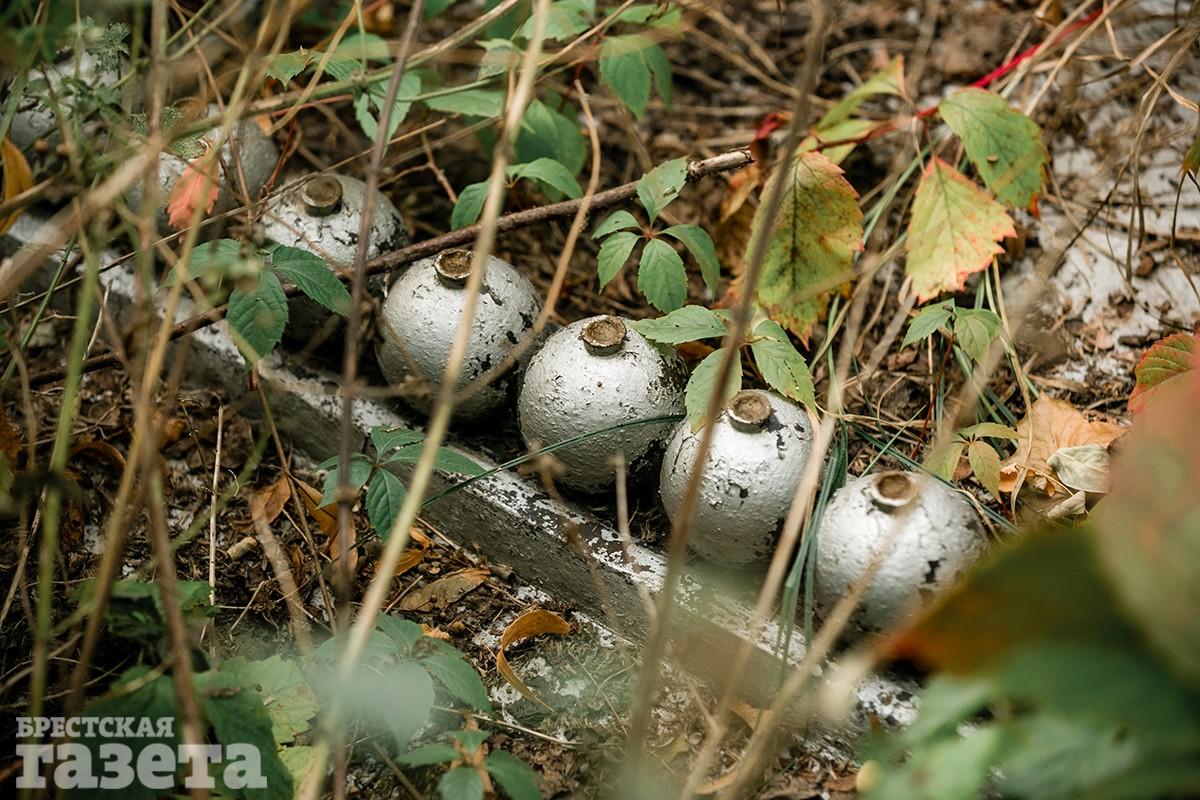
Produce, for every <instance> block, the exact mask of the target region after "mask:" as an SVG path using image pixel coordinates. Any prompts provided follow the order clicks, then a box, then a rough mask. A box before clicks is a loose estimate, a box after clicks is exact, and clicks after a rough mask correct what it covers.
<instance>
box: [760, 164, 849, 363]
mask: <svg viewBox="0 0 1200 800" xmlns="http://www.w3.org/2000/svg"><path fill="white" fill-rule="evenodd" d="M779 180H782V181H784V182H785V185H784V187H783V201H782V203H781V205H780V208H779V214H778V215H777V216H776V218H775V219H773V220H767V219H764V216H765V211H766V205H765V204H763V205H760V206H759V208H758V211H757V212H756V213H755V215H754V223H753V226H752V232H751V239H750V240H751V241H752V242H753V241H755V240H756V239H757V237H759V236H766V237H767V243H766V256H765V261H764V263H763V272H762V277H761V279H760V280H759V282H758V291H757V294H756V300H757V301H758V304H759V305H761V306H762V307H763V308H764V309H766V311H767V313H768V315H770V317H771V318H772V319H774V320H776V321H777V322H779V323H781V324H782V325H783V326H784V327H786V328H787V329H788V330H790V331H791V332H792V333H794V334H796V336H798V337H799V338H800V339H801V341H807V340H808V336H809V334H811V333H812V328H813V326H814V325H815V324H816V323H817V322H819V321H820V320H821V319H822V318H823V317H824V316H825V314H826V312H827V311H828V308H829V300H830V298H831V297H832V295H833V294H834V292H837V291H840V290H843V289H844V288H845V287H846V286H847V285H848V284H849V281H850V279H851V278H852V277H853V275H854V270H853V265H854V254H855V253H856V252H858V251H860V250H862V235H863V227H862V219H863V215H862V211H861V210H860V209H859V207H858V193H857V192H855V191H854V187H853V186H851V185H850V183H849V181H847V180H846V179H845V177H844V176H843V174H842V170H841V168H840V167H838V166H837V165H836V164H834V163H833V162H832V161H831V160H829V158H828V157H827V156H825V155H823V154H822V153H815V152H808V153H800V154H799V155H798V156H797V157H796V159H795V160H794V161H793V162H792V164H791V166H790V167H789V168H788V169H782V170H779V171H778V172H777V173H776V174H775V175H774V176H772V178H771V181H779ZM770 192H771V187H770V183H768V186H767V188H766V189H765V190H764V192H763V194H764V196H767V195H769V194H770Z"/></svg>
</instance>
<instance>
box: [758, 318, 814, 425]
mask: <svg viewBox="0 0 1200 800" xmlns="http://www.w3.org/2000/svg"><path fill="white" fill-rule="evenodd" d="M754 335H755V336H758V337H762V338H759V339H757V340H756V341H754V342H752V343H751V344H750V352H751V353H752V354H753V355H754V363H755V364H757V365H758V370H759V372H761V373H762V376H763V380H765V381H766V382H767V385H768V386H770V387H771V388H772V389H774V390H775V391H777V392H779V393H780V394H781V395H783V396H784V397H788V398H791V399H792V400H796V401H799V402H801V403H804V404H805V405H806V406H808V407H809V408H811V409H814V410H815V409H816V407H817V399H816V391H815V389H814V388H813V379H812V373H811V372H809V369H808V362H806V361H805V360H804V356H802V355H800V353H799V352H798V351H797V350H796V348H795V347H794V346H793V345H792V341H791V339H789V338H788V335H787V332H786V331H785V330H784V329H783V328H782V327H780V325H779V323H777V322H774V321H772V320H769V319H768V320H763V321H762V322H761V323H760V324H759V326H758V328H756V329H755V331H754Z"/></svg>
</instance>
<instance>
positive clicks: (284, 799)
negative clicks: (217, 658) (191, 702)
mask: <svg viewBox="0 0 1200 800" xmlns="http://www.w3.org/2000/svg"><path fill="white" fill-rule="evenodd" d="M195 682H196V691H197V694H199V695H200V701H201V707H202V708H203V711H204V717H205V719H207V720H208V722H209V724H210V725H211V726H212V728H213V731H214V733H216V738H217V741H218V742H220V743H221V744H222V745H224V746H225V747H226V748H230V747H234V746H237V747H243V748H250V749H251V750H252V751H255V752H254V755H255V756H256V760H257V761H258V767H259V770H260V771H261V773H262V776H263V777H264V778H266V783H265V785H264V786H263V787H262V788H251V787H248V788H244V789H240V790H233V791H231V792H230V794H236V795H237V796H240V797H244V798H248V800H290V799H291V797H292V776H291V773H290V772H289V771H288V769H287V767H285V766H284V765H283V762H282V761H280V760H279V753H278V751H277V749H276V747H275V739H274V737H273V736H272V732H271V731H272V725H271V718H270V717H269V716H267V710H266V708H264V707H263V705H262V701H261V699H260V697H259V696H258V695H257V694H256V693H254V692H249V691H246V690H243V689H240V688H239V687H238V683H237V679H236V678H235V677H234V676H232V675H228V674H226V673H224V672H223V671H217V670H210V671H208V672H201V673H199V674H197V675H196V676H195ZM231 760H232V759H231V758H229V757H227V758H226V761H227V762H228V761H231ZM228 766H229V765H228V764H225V769H222V770H216V771H215V772H216V776H217V777H218V778H219V779H218V781H217V783H218V785H219V786H221V787H222V788H224V776H225V774H226V773H225V770H226V769H228Z"/></svg>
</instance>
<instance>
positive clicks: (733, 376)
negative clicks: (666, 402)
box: [684, 347, 742, 431]
mask: <svg viewBox="0 0 1200 800" xmlns="http://www.w3.org/2000/svg"><path fill="white" fill-rule="evenodd" d="M724 352H725V348H723V347H722V348H719V349H717V350H714V351H712V352H711V353H709V354H708V355H707V356H705V358H704V360H703V361H701V362H700V363H699V364H697V365H696V369H694V370H693V371H692V376H691V377H690V378H688V382H687V388H686V389H684V405H685V406H686V407H687V416H688V422H689V423H690V424H691V426H692V430H693V431H698V430H700V428H701V427H703V426H704V416H705V414H707V413H708V403H709V400H710V398H711V397H712V395H713V392H715V391H716V390H717V369H718V367H719V366H720V364H721V358H722V357H723V356H722V354H723V353H724ZM741 389H742V356H741V353H736V354H734V356H733V364H732V365H731V366H730V369H729V376H728V380H727V381H726V382H725V388H724V390H723V391H722V392H721V398H722V403H727V402H729V400H731V399H732V398H733V396H734V395H735V394H737V393H738V392H740V391H741Z"/></svg>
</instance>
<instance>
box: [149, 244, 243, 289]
mask: <svg viewBox="0 0 1200 800" xmlns="http://www.w3.org/2000/svg"><path fill="white" fill-rule="evenodd" d="M247 262H252V263H247ZM256 264H257V260H255V259H252V258H250V257H248V255H247V254H246V253H243V252H242V243H241V242H239V241H236V240H234V239H216V240H214V241H211V242H203V243H201V244H198V245H196V246H195V247H194V248H193V249H192V252H191V255H190V256H189V257H188V262H187V278H188V280H189V281H194V280H196V279H197V278H202V279H203V280H204V283H205V285H208V286H213V287H215V286H218V285H219V284H220V283H221V281H223V280H225V279H226V278H236V277H243V276H252V275H254V274H255V273H256V272H257V271H258V270H257V268H255V266H254V265H256ZM174 280H175V271H174V270H172V271H171V272H170V273H168V275H167V280H166V283H167V285H168V286H169V285H170V284H171V283H172V282H173V281H174Z"/></svg>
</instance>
